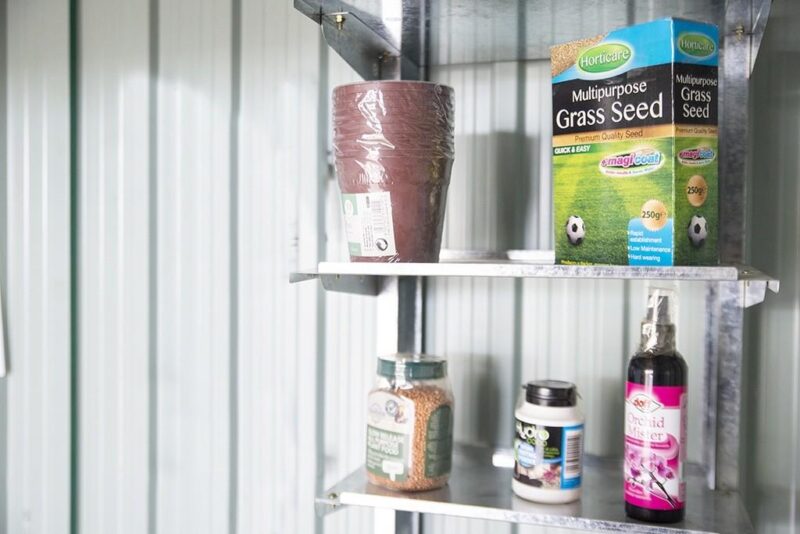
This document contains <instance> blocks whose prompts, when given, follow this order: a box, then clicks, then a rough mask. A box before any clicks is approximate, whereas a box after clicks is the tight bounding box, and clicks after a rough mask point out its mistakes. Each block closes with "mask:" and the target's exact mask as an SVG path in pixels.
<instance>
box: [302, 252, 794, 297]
mask: <svg viewBox="0 0 800 534" xmlns="http://www.w3.org/2000/svg"><path fill="white" fill-rule="evenodd" d="M441 259H442V261H440V262H439V263H361V262H359V263H355V262H353V263H350V262H322V263H320V264H319V265H318V266H317V268H312V269H306V270H301V271H298V272H294V273H292V274H291V276H290V281H291V282H302V281H304V280H311V279H315V278H319V279H320V280H321V282H322V285H323V287H325V289H327V290H329V291H340V292H345V293H356V294H361V295H373V296H374V295H378V294H379V293H380V291H381V288H382V279H383V278H385V277H403V276H410V277H419V276H425V277H447V276H456V277H465V276H472V277H488V278H579V279H609V280H678V281H695V282H703V281H705V282H739V283H741V284H742V286H743V288H742V289H743V291H742V295H743V300H742V303H741V304H742V306H743V307H749V306H754V305H756V304H760V303H761V302H763V301H764V298H765V295H766V291H767V289H770V290H771V291H773V292H775V293H777V292H778V289H779V286H780V283H779V281H778V280H776V279H774V278H772V277H770V276H768V275H766V274H764V273H762V272H760V271H758V270H757V269H754V268H752V267H747V266H732V265H719V266H713V267H629V266H626V265H586V266H584V265H555V264H553V253H552V251H509V252H508V253H505V254H503V255H500V256H498V255H496V254H487V253H481V252H468V251H467V252H462V251H442V255H441Z"/></svg>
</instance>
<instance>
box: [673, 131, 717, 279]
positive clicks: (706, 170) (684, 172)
mask: <svg viewBox="0 0 800 534" xmlns="http://www.w3.org/2000/svg"><path fill="white" fill-rule="evenodd" d="M699 146H707V147H711V149H713V150H714V153H715V154H718V153H719V152H718V142H717V138H710V137H676V138H675V153H676V154H679V153H680V151H681V150H684V149H687V148H697V147H699ZM696 174H699V175H701V176H702V177H703V178H704V179H705V180H706V184H707V185H708V192H707V194H706V201H705V203H704V204H703V205H702V206H700V207H694V206H692V205H691V204H690V203H689V199H688V198H687V196H686V184H687V182H688V181H689V178H691V177H692V176H694V175H696ZM675 193H676V194H675V264H676V265H710V264H714V263H715V262H716V259H717V241H718V236H719V171H718V167H717V160H716V159H715V160H714V161H713V162H712V163H710V164H708V165H699V166H690V165H681V164H680V163H679V162H678V161H677V158H676V160H675ZM693 215H702V216H703V217H705V218H706V221H707V223H708V236H707V237H706V242H705V244H703V246H701V247H693V246H692V244H691V242H690V241H689V237H688V235H687V227H688V225H689V221H691V219H692V216H693Z"/></svg>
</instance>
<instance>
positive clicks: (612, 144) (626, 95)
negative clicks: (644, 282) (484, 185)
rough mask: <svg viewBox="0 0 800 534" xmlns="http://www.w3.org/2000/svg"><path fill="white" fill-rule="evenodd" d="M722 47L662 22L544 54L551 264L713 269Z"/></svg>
mask: <svg viewBox="0 0 800 534" xmlns="http://www.w3.org/2000/svg"><path fill="white" fill-rule="evenodd" d="M718 43H719V36H718V30H717V27H716V26H714V25H712V24H705V23H700V22H692V21H688V20H681V19H674V18H669V19H662V20H656V21H653V22H648V23H644V24H639V25H636V26H630V27H627V28H622V29H618V30H614V31H612V32H609V33H607V34H605V35H600V36H597V37H594V38H589V39H583V40H580V41H573V42H571V43H566V44H563V45H558V46H554V47H553V48H552V49H551V61H552V74H553V199H554V210H553V213H554V214H555V221H554V227H555V250H556V262H557V263H564V264H613V265H649V266H670V265H713V264H716V263H718V253H717V238H718V235H719V215H718V199H719V195H718V184H719V180H718V170H717V159H718V158H717V154H718V142H717V107H718V100H717V94H718V78H717V64H718V58H719V44H718Z"/></svg>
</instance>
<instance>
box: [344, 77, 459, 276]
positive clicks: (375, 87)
mask: <svg viewBox="0 0 800 534" xmlns="http://www.w3.org/2000/svg"><path fill="white" fill-rule="evenodd" d="M333 130H334V156H335V166H336V175H337V177H338V182H339V187H340V189H341V192H342V209H343V211H344V218H345V230H346V234H347V241H348V248H349V251H350V259H351V261H373V262H437V261H439V250H440V248H441V241H442V227H443V225H444V213H445V206H446V199H447V188H448V186H449V184H450V173H451V170H452V166H453V156H454V150H453V90H452V88H450V87H447V86H443V85H438V84H435V83H427V82H391V81H390V82H364V83H358V84H350V85H345V86H341V87H337V88H336V89H335V90H334V95H333Z"/></svg>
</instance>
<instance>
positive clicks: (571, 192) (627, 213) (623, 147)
mask: <svg viewBox="0 0 800 534" xmlns="http://www.w3.org/2000/svg"><path fill="white" fill-rule="evenodd" d="M640 148H653V149H656V150H658V151H659V152H661V153H662V154H663V158H664V163H663V165H662V166H661V168H659V169H658V170H656V171H653V172H651V173H648V174H644V175H641V176H633V177H609V176H606V175H604V174H602V173H601V172H600V160H602V159H603V157H605V156H608V155H611V154H619V153H623V152H630V151H632V150H636V149H640ZM671 161H672V138H661V139H646V140H637V141H618V142H606V143H596V144H593V145H592V146H591V149H590V150H589V152H587V153H582V154H567V155H558V156H554V157H553V177H554V178H553V179H554V194H555V202H554V203H555V213H556V228H555V232H556V235H555V238H556V241H555V243H556V256H557V257H558V258H559V259H560V261H565V262H571V263H572V262H574V263H609V264H617V265H627V263H628V222H629V221H630V220H631V219H632V218H635V217H639V216H640V215H641V208H642V205H643V204H644V203H645V202H647V201H648V200H650V199H653V198H655V199H658V200H660V201H661V202H663V203H664V205H665V206H667V212H668V213H667V216H668V217H670V218H671V217H673V214H672V213H671V211H672V209H673V208H672V198H673V174H672V166H671V163H670V162H671ZM687 179H688V177H687ZM570 215H578V216H579V217H581V218H582V219H583V222H584V223H585V224H586V237H585V239H584V241H583V243H581V244H580V245H577V246H575V245H572V244H570V242H569V240H568V239H567V235H566V232H565V224H566V222H567V219H568V218H569V216H570ZM684 226H685V225H684ZM687 241H688V239H687Z"/></svg>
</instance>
